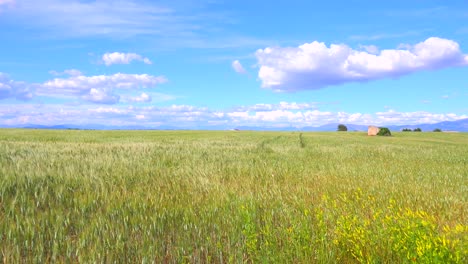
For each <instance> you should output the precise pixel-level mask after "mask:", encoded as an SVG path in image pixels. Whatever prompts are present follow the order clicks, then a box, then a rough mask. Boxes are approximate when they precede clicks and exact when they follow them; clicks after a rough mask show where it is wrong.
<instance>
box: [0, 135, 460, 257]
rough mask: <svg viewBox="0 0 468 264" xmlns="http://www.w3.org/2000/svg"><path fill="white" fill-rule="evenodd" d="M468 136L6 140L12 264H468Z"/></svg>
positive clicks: (4, 235)
mask: <svg viewBox="0 0 468 264" xmlns="http://www.w3.org/2000/svg"><path fill="white" fill-rule="evenodd" d="M467 187H468V134H464V133H459V134H446V133H422V134H420V133H419V134H407V133H395V135H394V136H393V137H390V138H381V137H367V136H366V135H365V134H363V133H294V132H244V131H242V132H219V131H53V130H16V129H11V130H10V129H5V130H0V254H1V255H2V259H3V262H8V263H17V262H41V263H42V262H143V263H151V262H155V263H160V262H166V263H180V262H215V263H226V262H228V263H232V262H235V263H238V262H254V263H257V262H267V263H273V262H280V263H284V262H287V263H336V262H339V263H355V262H371V263H405V262H408V263H413V262H417V263H429V262H433V263H439V262H440V263H451V262H452V263H466V262H468V223H467V220H468V218H467V215H466V212H467V208H468V205H467V198H468V196H467V193H468V188H467Z"/></svg>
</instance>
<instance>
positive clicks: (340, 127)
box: [338, 124, 348, 131]
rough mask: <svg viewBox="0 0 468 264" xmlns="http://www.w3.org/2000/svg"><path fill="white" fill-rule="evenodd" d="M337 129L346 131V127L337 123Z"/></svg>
mask: <svg viewBox="0 0 468 264" xmlns="http://www.w3.org/2000/svg"><path fill="white" fill-rule="evenodd" d="M338 131H348V128H347V127H346V126H345V125H343V124H339V125H338Z"/></svg>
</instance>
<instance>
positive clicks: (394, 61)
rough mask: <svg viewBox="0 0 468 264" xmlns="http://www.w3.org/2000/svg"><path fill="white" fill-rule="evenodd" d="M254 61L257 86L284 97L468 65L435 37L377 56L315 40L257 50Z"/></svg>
mask: <svg viewBox="0 0 468 264" xmlns="http://www.w3.org/2000/svg"><path fill="white" fill-rule="evenodd" d="M256 57H257V60H258V64H259V66H260V70H259V72H258V77H259V79H260V80H261V81H262V87H264V88H270V89H273V90H277V91H289V92H291V91H297V90H309V89H321V88H324V87H326V86H329V85H339V84H343V83H347V82H365V81H370V80H377V79H382V78H391V77H398V76H402V75H405V74H410V73H413V72H416V71H421V70H433V69H440V68H446V67H454V66H465V65H468V55H464V54H463V53H462V52H461V51H460V48H459V45H458V43H457V42H455V41H452V40H448V39H442V38H437V37H432V38H428V39H427V40H425V41H424V42H420V43H418V44H416V45H414V46H412V47H411V49H410V50H399V49H388V50H381V51H380V52H379V53H378V54H371V53H368V52H365V51H358V50H353V49H352V48H350V47H348V46H346V45H344V44H332V45H330V47H327V46H326V45H325V44H324V43H323V42H317V41H314V42H312V43H306V44H303V45H301V46H299V47H286V48H282V47H268V48H265V49H260V50H258V51H257V52H256Z"/></svg>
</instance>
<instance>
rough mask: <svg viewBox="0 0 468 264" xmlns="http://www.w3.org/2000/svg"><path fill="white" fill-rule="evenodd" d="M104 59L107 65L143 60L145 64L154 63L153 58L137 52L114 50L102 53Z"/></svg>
mask: <svg viewBox="0 0 468 264" xmlns="http://www.w3.org/2000/svg"><path fill="white" fill-rule="evenodd" d="M102 61H103V62H104V64H105V65H106V66H110V65H112V64H130V63H131V62H132V61H141V62H143V63H145V64H152V62H151V60H150V59H148V58H145V57H143V56H141V55H139V54H136V53H121V52H112V53H105V54H104V55H102Z"/></svg>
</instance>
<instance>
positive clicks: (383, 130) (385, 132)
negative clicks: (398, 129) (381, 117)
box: [377, 127, 392, 137]
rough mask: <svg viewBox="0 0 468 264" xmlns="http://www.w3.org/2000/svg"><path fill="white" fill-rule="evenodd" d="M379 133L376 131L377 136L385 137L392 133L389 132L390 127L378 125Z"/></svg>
mask: <svg viewBox="0 0 468 264" xmlns="http://www.w3.org/2000/svg"><path fill="white" fill-rule="evenodd" d="M379 129H380V130H379V133H377V136H386V137H389V136H391V135H392V133H391V132H390V129H388V128H386V127H379Z"/></svg>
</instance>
